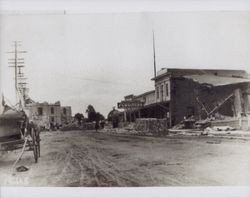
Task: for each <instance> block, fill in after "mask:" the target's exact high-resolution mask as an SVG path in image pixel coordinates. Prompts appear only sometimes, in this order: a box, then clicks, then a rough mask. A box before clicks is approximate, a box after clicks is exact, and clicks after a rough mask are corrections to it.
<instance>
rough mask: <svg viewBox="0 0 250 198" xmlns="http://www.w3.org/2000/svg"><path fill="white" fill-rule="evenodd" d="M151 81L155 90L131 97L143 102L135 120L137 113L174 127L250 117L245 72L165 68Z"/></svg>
mask: <svg viewBox="0 0 250 198" xmlns="http://www.w3.org/2000/svg"><path fill="white" fill-rule="evenodd" d="M152 80H153V81H154V82H155V90H153V91H150V92H146V93H144V94H141V95H138V96H133V99H136V100H141V101H143V102H144V106H143V107H142V108H140V109H137V110H134V112H135V113H134V114H135V115H134V116H135V117H138V113H136V112H138V111H139V112H140V113H139V115H140V116H141V117H145V118H147V117H152V118H167V119H168V120H169V126H174V125H176V124H178V123H180V122H181V121H183V120H184V119H186V118H190V117H192V118H194V119H195V120H202V119H206V118H210V117H211V116H215V117H218V118H230V119H232V120H233V119H241V118H246V117H247V116H249V115H250V77H249V74H247V73H246V72H245V71H241V70H200V69H166V68H164V69H161V70H160V71H158V72H157V75H156V77H155V78H153V79H152ZM130 96H131V95H130ZM248 125H250V122H249V124H248ZM249 127H250V126H249Z"/></svg>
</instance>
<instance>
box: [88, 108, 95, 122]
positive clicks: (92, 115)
mask: <svg viewBox="0 0 250 198" xmlns="http://www.w3.org/2000/svg"><path fill="white" fill-rule="evenodd" d="M86 113H88V122H93V121H95V120H96V111H95V109H94V107H93V106H92V105H88V108H87V110H86Z"/></svg>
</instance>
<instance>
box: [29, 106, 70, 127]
mask: <svg viewBox="0 0 250 198" xmlns="http://www.w3.org/2000/svg"><path fill="white" fill-rule="evenodd" d="M26 108H27V109H28V114H29V115H28V116H29V118H30V119H32V120H34V121H35V122H36V123H37V124H38V125H39V126H41V127H44V128H45V129H49V128H50V127H51V125H53V126H61V125H64V124H68V123H70V122H71V121H72V112H71V107H70V106H61V103H60V102H59V101H58V102H55V103H53V104H50V103H48V102H43V103H38V102H34V103H30V104H27V105H26Z"/></svg>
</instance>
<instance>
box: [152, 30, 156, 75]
mask: <svg viewBox="0 0 250 198" xmlns="http://www.w3.org/2000/svg"><path fill="white" fill-rule="evenodd" d="M153 55H154V77H156V60H155V34H154V30H153Z"/></svg>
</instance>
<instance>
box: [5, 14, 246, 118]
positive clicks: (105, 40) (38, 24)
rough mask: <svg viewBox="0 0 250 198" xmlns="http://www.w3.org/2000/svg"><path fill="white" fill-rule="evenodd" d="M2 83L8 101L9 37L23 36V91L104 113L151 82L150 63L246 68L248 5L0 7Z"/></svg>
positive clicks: (40, 98) (10, 93)
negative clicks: (7, 10) (98, 9)
mask: <svg viewBox="0 0 250 198" xmlns="http://www.w3.org/2000/svg"><path fill="white" fill-rule="evenodd" d="M0 23H1V29H0V42H1V48H0V59H1V62H0V63H1V65H0V66H1V84H0V85H1V88H2V92H3V93H4V95H5V96H6V97H7V98H9V100H10V101H11V102H12V103H14V94H13V87H14V85H13V71H12V70H11V69H10V68H8V63H7V62H8V60H7V59H8V58H11V55H10V54H6V53H5V52H6V51H10V50H11V49H12V46H11V44H12V41H14V40H18V41H22V48H21V49H23V50H27V51H28V53H27V54H25V55H24V56H23V57H24V58H25V63H26V68H25V74H26V76H27V77H28V81H27V82H28V83H29V84H28V87H29V88H30V96H31V97H32V98H33V99H34V100H35V101H39V102H43V101H48V102H50V103H53V102H55V101H58V100H60V101H61V103H62V105H69V106H72V110H73V113H76V112H85V110H86V107H87V105H88V104H92V105H93V106H94V107H95V109H96V110H97V111H99V112H101V113H102V114H104V115H105V116H106V115H107V113H108V112H109V111H110V110H111V109H112V107H113V106H115V105H116V104H117V102H119V101H121V100H122V99H123V97H124V96H125V95H128V94H140V93H143V92H146V91H149V90H152V89H154V83H153V82H152V81H151V80H150V79H151V78H152V77H153V51H152V31H153V30H154V33H155V43H156V63H157V69H160V68H162V67H171V68H173V67H176V68H213V69H216V68H218V69H245V70H248V71H250V69H248V68H250V36H249V35H250V13H249V12H243V11H242V12H240V11H235V12H229V11H223V12H218V11H210V12H205V11H203V12H165V13H159V12H158V13H128V14H122V13H117V14H108V13H105V14H66V15H63V14H47V15H45V14H43V15H42V14H39V15H38V14H33V15H31V14H30V15H28V14H26V15H7V14H4V15H1V18H0Z"/></svg>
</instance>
